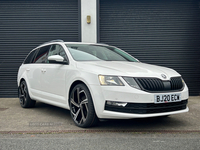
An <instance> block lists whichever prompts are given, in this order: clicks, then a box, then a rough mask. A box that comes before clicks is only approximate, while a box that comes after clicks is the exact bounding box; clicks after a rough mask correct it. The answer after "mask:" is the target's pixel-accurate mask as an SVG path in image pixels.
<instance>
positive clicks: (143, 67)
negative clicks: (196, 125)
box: [17, 40, 189, 127]
mask: <svg viewBox="0 0 200 150" xmlns="http://www.w3.org/2000/svg"><path fill="white" fill-rule="evenodd" d="M17 82H18V93H19V102H20V105H21V107H23V108H27V107H33V106H34V105H35V103H36V101H40V102H43V103H48V104H51V105H55V106H58V107H62V108H65V109H69V110H70V114H71V117H72V119H73V121H74V123H75V124H76V125H77V126H79V127H90V126H93V125H95V124H96V123H97V122H98V120H99V119H106V118H107V119H130V118H146V117H157V116H168V115H172V114H178V113H184V112H188V110H189V109H188V107H187V102H188V88H187V85H186V84H185V82H184V80H183V79H182V77H181V75H180V74H179V73H177V72H176V71H174V70H173V69H169V68H166V67H160V66H155V65H150V64H146V63H142V62H140V61H139V60H137V59H136V58H134V57H132V56H131V55H129V54H128V53H126V52H124V51H123V50H120V49H119V48H117V47H114V46H109V45H105V44H90V43H78V42H64V41H62V40H54V41H50V42H47V43H44V44H42V45H40V46H38V47H36V48H35V49H33V50H32V51H31V52H30V53H29V54H28V56H27V57H26V58H25V60H24V62H23V63H22V65H21V66H20V68H19V71H18V78H17Z"/></svg>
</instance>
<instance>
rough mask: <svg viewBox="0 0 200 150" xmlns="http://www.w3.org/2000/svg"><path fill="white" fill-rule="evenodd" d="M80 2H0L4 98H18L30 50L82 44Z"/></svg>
mask: <svg viewBox="0 0 200 150" xmlns="http://www.w3.org/2000/svg"><path fill="white" fill-rule="evenodd" d="M78 14H79V13H78V0H17V1H16V0H0V97H17V71H18V68H19V66H20V64H21V63H22V62H23V60H24V59H25V56H26V55H27V54H28V53H29V51H30V50H32V49H33V48H35V47H36V46H38V45H39V44H42V43H43V42H47V41H50V40H53V39H63V40H65V41H74V42H76V41H79V30H78V29H79V22H78V21H79V19H78V16H79V15H78Z"/></svg>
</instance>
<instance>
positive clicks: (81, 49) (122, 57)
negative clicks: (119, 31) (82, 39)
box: [66, 44, 138, 62]
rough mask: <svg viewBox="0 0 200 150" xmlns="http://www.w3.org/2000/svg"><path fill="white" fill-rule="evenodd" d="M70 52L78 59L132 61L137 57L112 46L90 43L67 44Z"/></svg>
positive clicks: (135, 60)
mask: <svg viewBox="0 0 200 150" xmlns="http://www.w3.org/2000/svg"><path fill="white" fill-rule="evenodd" d="M66 46H67V48H68V49H69V52H70V53H71V55H72V57H73V58H74V60H76V61H99V60H105V61H131V62H138V60H137V59H135V58H134V57H132V56H131V55H129V54H127V53H125V52H124V51H122V50H120V49H118V48H116V47H111V46H103V45H89V44H66Z"/></svg>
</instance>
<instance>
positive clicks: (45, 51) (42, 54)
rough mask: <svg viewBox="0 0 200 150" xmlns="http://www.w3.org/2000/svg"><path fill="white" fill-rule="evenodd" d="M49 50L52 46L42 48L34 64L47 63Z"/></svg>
mask: <svg viewBox="0 0 200 150" xmlns="http://www.w3.org/2000/svg"><path fill="white" fill-rule="evenodd" d="M49 48H50V45H48V46H44V47H41V48H40V50H39V51H38V53H37V55H36V57H35V59H34V63H45V62H46V60H47V56H48V52H49Z"/></svg>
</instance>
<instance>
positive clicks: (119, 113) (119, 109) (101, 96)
mask: <svg viewBox="0 0 200 150" xmlns="http://www.w3.org/2000/svg"><path fill="white" fill-rule="evenodd" d="M90 91H91V95H92V98H93V102H94V107H95V111H96V114H97V116H98V117H99V118H105V119H106V118H107V119H131V118H147V117H156V116H166V115H172V114H178V113H184V112H188V111H189V108H188V107H187V100H188V97H189V95H188V88H187V86H186V85H185V87H184V89H183V90H182V91H178V92H163V93H149V92H146V91H142V90H138V89H135V88H132V87H130V86H112V87H111V86H98V85H92V86H91V87H90ZM158 94H181V102H179V103H182V105H181V106H179V107H175V106H174V104H175V103H177V102H172V103H166V105H168V106H167V107H165V103H162V104H155V103H154V97H155V95H158ZM106 101H109V102H119V103H122V105H121V106H116V107H113V106H111V107H110V106H108V105H106ZM123 103H127V104H129V106H130V104H131V105H132V106H133V105H134V104H135V105H134V107H131V108H128V106H125V107H124V106H123ZM170 104H172V105H170ZM141 105H142V107H143V110H142V111H141V112H138V111H137V109H140V108H139V107H141ZM148 105H150V106H152V105H153V108H151V110H150V111H147V110H148V109H149V108H148ZM159 105H162V107H163V108H162V107H160V106H159ZM175 105H176V104H175ZM177 105H179V104H178V103H177ZM154 107H155V109H154ZM158 107H160V109H157V108H158ZM166 108H167V109H166ZM163 109H165V111H163Z"/></svg>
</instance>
